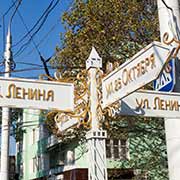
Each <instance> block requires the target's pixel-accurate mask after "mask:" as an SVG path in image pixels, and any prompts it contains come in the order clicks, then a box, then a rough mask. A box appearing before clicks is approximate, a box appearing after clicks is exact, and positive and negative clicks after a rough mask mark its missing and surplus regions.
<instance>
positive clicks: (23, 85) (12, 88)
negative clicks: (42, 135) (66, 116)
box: [0, 77, 74, 111]
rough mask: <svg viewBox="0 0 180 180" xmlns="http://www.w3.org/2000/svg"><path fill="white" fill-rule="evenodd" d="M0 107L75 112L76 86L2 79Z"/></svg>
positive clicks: (52, 82)
mask: <svg viewBox="0 0 180 180" xmlns="http://www.w3.org/2000/svg"><path fill="white" fill-rule="evenodd" d="M0 106H7V107H16V108H31V109H47V110H52V109H57V110H62V111H73V110H74V85H73V84H72V83H62V82H54V81H42V80H30V79H18V78H5V77H0Z"/></svg>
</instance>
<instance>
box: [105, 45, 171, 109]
mask: <svg viewBox="0 0 180 180" xmlns="http://www.w3.org/2000/svg"><path fill="white" fill-rule="evenodd" d="M172 52H173V51H172V49H170V47H169V46H167V45H164V44H162V43H159V42H153V43H151V44H149V45H148V46H147V47H146V48H144V49H142V50H141V51H140V52H138V53H137V54H136V55H135V56H133V57H132V58H131V59H130V60H129V61H127V62H125V63H124V64H122V65H121V66H120V67H119V68H117V69H115V70H114V71H112V72H111V73H110V74H109V75H107V76H106V77H104V78H103V80H102V94H103V103H102V107H103V108H104V107H106V106H108V105H110V104H112V103H114V102H116V101H118V100H120V99H122V98H123V97H125V96H127V95H129V94H130V93H132V92H134V91H136V90H137V89H139V88H141V87H143V86H144V85H146V84H148V83H150V82H151V81H153V80H154V79H156V78H157V77H158V75H159V73H160V72H161V70H162V68H163V66H164V65H165V63H166V62H167V61H168V60H169V58H170V55H171V53H172Z"/></svg>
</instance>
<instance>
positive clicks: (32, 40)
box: [12, 0, 41, 55]
mask: <svg viewBox="0 0 180 180" xmlns="http://www.w3.org/2000/svg"><path fill="white" fill-rule="evenodd" d="M12 2H14V0H12ZM17 13H18V15H19V17H20V19H21V21H22V23H23V25H24V27H25V29H26V31H27V33H28V35H29V37H30V38H31V39H32V43H33V45H34V47H35V49H36V51H37V53H38V54H39V55H41V53H40V51H39V49H38V47H37V45H36V43H35V42H34V39H33V37H32V36H31V33H30V32H29V29H28V27H27V25H26V23H25V21H24V19H23V17H22V15H21V13H20V11H19V10H18V11H17Z"/></svg>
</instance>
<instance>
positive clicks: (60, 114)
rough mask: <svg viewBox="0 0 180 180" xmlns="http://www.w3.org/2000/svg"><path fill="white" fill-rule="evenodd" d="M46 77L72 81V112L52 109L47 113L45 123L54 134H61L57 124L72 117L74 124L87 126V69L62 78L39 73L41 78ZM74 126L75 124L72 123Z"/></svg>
mask: <svg viewBox="0 0 180 180" xmlns="http://www.w3.org/2000/svg"><path fill="white" fill-rule="evenodd" d="M43 77H46V78H48V79H49V80H52V81H57V82H73V83H74V87H75V89H74V97H75V98H74V104H75V108H74V111H73V112H64V111H52V112H49V113H48V114H47V124H48V126H49V128H50V129H51V130H52V132H53V133H54V134H56V135H57V136H58V135H62V134H63V132H61V131H60V129H59V128H58V126H57V124H58V123H61V122H65V121H68V120H69V119H74V120H76V121H78V123H77V124H76V126H79V125H83V126H84V127H89V126H90V122H91V113H90V105H89V89H88V83H87V82H89V81H88V75H87V71H86V70H83V71H81V72H80V73H78V74H77V76H76V77H71V78H66V79H64V78H62V77H61V75H57V74H56V75H55V78H52V77H49V76H47V75H41V78H43ZM74 126H75V125H74Z"/></svg>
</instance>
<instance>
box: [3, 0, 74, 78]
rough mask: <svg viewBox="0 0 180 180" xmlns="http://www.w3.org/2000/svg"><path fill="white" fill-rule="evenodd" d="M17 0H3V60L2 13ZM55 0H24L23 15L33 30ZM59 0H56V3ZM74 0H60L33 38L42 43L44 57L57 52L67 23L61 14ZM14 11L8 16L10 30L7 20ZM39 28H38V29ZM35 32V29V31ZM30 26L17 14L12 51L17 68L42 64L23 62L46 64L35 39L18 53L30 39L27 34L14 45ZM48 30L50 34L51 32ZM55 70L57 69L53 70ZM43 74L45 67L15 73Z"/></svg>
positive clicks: (16, 74) (13, 74)
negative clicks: (42, 61) (63, 21)
mask: <svg viewBox="0 0 180 180" xmlns="http://www.w3.org/2000/svg"><path fill="white" fill-rule="evenodd" d="M13 1H16V0H0V25H1V27H0V62H2V60H3V58H2V56H3V44H4V42H3V28H4V26H3V21H2V16H3V14H4V13H5V12H6V11H7V9H8V8H9V7H10V6H11V5H12V3H13ZM51 1H53V0H22V3H21V6H20V7H19V12H20V14H21V15H22V17H23V19H24V22H25V24H26V25H27V27H28V29H29V30H30V29H31V28H32V27H33V25H34V24H35V23H36V22H37V20H38V19H39V17H40V16H41V15H42V13H43V12H44V11H45V9H46V8H47V7H48V5H49V4H50V2H51ZM56 1H57V0H54V1H53V2H54V3H53V4H55V2H56ZM71 2H72V0H60V1H59V3H58V5H57V6H56V7H55V8H54V9H53V10H52V11H51V13H50V14H49V16H48V18H47V20H46V21H45V23H44V25H43V26H42V28H41V29H40V31H39V32H38V33H37V34H36V35H35V36H34V38H33V40H34V42H35V44H38V43H39V42H41V43H40V46H39V47H38V49H39V51H40V53H41V54H42V56H43V57H44V58H49V57H50V56H52V55H53V54H54V52H55V47H56V45H60V43H61V42H60V33H62V32H64V28H63V25H62V24H61V21H60V17H61V15H62V13H63V12H64V11H65V10H67V9H68V8H70V6H71V4H72V3H71ZM13 11H14V8H12V9H11V11H10V12H9V13H8V14H7V15H6V16H5V32H6V33H7V24H8V22H9V19H10V17H11V15H12V13H13ZM36 29H37V28H36ZM36 29H35V30H36ZM33 32H34V31H33ZM26 33H27V30H26V28H25V26H24V25H23V23H22V21H21V19H20V17H19V15H18V13H16V15H15V16H14V18H13V21H12V44H13V48H12V52H13V55H14V57H13V59H14V61H15V63H16V69H15V70H19V69H29V68H30V69H31V68H39V67H38V66H32V65H24V64H23V63H32V64H39V65H42V63H41V61H40V58H39V55H38V52H37V51H36V50H35V49H34V46H33V43H32V41H31V43H30V44H29V45H28V46H27V48H26V49H25V51H23V52H22V53H21V54H17V51H18V50H19V48H20V47H21V46H22V45H23V44H24V43H26V42H27V41H28V39H29V38H30V37H29V36H27V38H26V39H25V40H24V41H22V42H21V43H20V44H18V45H16V46H14V45H15V44H16V43H17V42H18V41H19V40H20V39H21V38H22V37H23V36H24V35H25V34H26ZM47 34H48V35H47ZM3 70H4V67H0V71H1V72H3ZM51 73H53V71H51ZM40 74H44V71H43V69H42V70H36V71H35V70H27V71H24V72H21V73H20V72H16V73H12V76H13V77H24V78H31V79H32V78H33V79H34V78H38V76H39V75H40Z"/></svg>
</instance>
